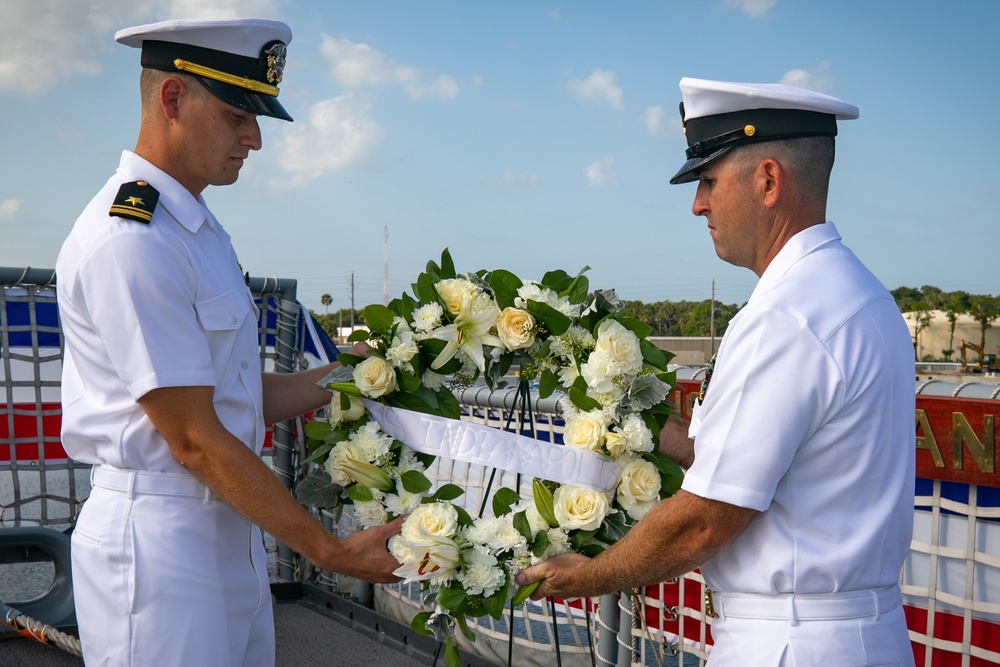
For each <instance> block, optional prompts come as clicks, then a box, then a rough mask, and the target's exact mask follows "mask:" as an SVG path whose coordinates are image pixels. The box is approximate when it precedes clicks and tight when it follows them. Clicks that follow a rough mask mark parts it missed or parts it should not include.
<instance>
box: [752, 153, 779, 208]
mask: <svg viewBox="0 0 1000 667" xmlns="http://www.w3.org/2000/svg"><path fill="white" fill-rule="evenodd" d="M756 175H757V178H758V180H757V184H758V186H759V187H760V188H761V190H760V193H761V203H762V204H763V205H764V206H766V207H768V208H774V206H775V205H777V203H778V201H779V200H780V199H781V191H782V187H783V186H784V184H785V168H784V167H783V166H782V164H781V163H780V162H778V161H777V160H775V159H774V158H767V159H766V160H764V161H763V162H761V163H760V164H759V165H757V174H756Z"/></svg>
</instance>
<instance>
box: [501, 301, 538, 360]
mask: <svg viewBox="0 0 1000 667" xmlns="http://www.w3.org/2000/svg"><path fill="white" fill-rule="evenodd" d="M497 336H499V338H500V340H501V341H503V345H504V347H506V348H507V349H508V350H523V349H525V348H528V347H531V346H532V345H533V344H534V342H535V318H534V317H533V316H532V315H531V313H529V312H528V311H526V310H521V309H520V308H509V307H508V308H504V309H503V312H501V313H500V316H499V317H497Z"/></svg>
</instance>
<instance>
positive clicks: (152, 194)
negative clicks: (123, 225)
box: [108, 181, 160, 224]
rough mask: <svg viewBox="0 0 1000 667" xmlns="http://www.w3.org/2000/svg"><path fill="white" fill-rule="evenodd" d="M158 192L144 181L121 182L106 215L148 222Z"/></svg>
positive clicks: (157, 198) (158, 196)
mask: <svg viewBox="0 0 1000 667" xmlns="http://www.w3.org/2000/svg"><path fill="white" fill-rule="evenodd" d="M159 198H160V193H159V192H157V190H156V188H154V187H153V186H152V185H150V184H149V183H147V182H146V181H132V182H131V183H123V184H122V186H121V187H120V188H119V189H118V196H116V197H115V201H114V203H113V204H112V205H111V210H110V211H108V215H110V216H111V217H113V218H114V217H118V218H127V219H128V220H135V221H136V222H142V223H144V224H149V221H150V220H152V219H153V210H154V209H155V208H156V202H157V201H158V200H159Z"/></svg>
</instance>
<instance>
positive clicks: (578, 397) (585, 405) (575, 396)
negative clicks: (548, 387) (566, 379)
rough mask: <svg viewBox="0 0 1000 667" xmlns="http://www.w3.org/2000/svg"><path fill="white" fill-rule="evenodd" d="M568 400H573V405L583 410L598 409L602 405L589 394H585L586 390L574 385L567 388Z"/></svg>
mask: <svg viewBox="0 0 1000 667" xmlns="http://www.w3.org/2000/svg"><path fill="white" fill-rule="evenodd" d="M569 400H570V401H572V402H573V405H575V406H576V407H577V408H579V409H580V410H583V411H584V412H590V411H591V410H600V409H601V407H602V406H601V404H600V403H599V402H597V401H596V400H594V399H593V398H591V397H590V396H587V392H586V391H581V390H580V389H579V388H578V387H577V386H576V385H573V386H572V387H570V388H569Z"/></svg>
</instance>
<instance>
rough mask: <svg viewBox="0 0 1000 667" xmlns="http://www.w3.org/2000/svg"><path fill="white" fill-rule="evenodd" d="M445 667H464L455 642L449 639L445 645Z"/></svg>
mask: <svg viewBox="0 0 1000 667" xmlns="http://www.w3.org/2000/svg"><path fill="white" fill-rule="evenodd" d="M444 667H462V656H461V655H459V653H458V646H456V645H455V640H454V639H453V638H452V637H448V641H446V642H445V644H444Z"/></svg>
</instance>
